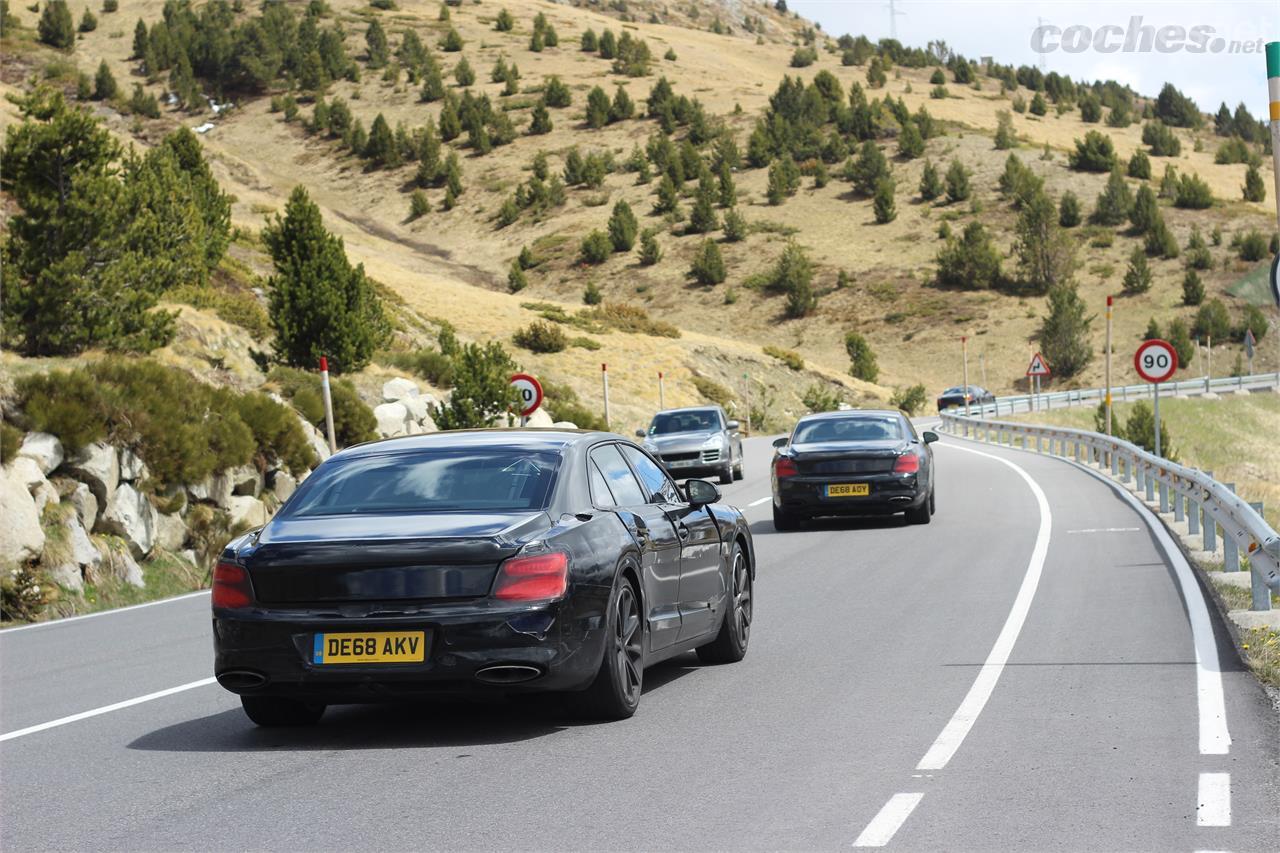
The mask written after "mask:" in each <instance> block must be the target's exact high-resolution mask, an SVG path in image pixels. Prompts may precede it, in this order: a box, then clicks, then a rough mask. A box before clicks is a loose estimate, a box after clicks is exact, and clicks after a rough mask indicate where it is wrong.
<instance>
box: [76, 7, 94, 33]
mask: <svg viewBox="0 0 1280 853" xmlns="http://www.w3.org/2000/svg"><path fill="white" fill-rule="evenodd" d="M97 28H98V19H97V17H96V16H95V15H94V14H93V12H92V11H90V10H89V9H85V10H84V15H83V16H81V18H80V32H82V33H91V32H93V31H94V30H96V29H97Z"/></svg>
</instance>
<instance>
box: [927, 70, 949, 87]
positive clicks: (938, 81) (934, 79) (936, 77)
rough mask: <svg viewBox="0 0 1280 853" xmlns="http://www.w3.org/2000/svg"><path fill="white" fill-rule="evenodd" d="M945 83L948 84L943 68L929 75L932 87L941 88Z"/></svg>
mask: <svg viewBox="0 0 1280 853" xmlns="http://www.w3.org/2000/svg"><path fill="white" fill-rule="evenodd" d="M945 82H947V77H946V75H945V74H943V73H942V69H941V68H938V69H936V70H935V71H934V72H933V73H932V74H930V75H929V85H931V86H941V85H942V84H943V83H945Z"/></svg>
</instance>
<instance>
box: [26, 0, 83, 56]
mask: <svg viewBox="0 0 1280 853" xmlns="http://www.w3.org/2000/svg"><path fill="white" fill-rule="evenodd" d="M36 35H37V36H38V37H39V39H40V41H42V42H44V43H45V44H47V45H49V46H50V47H56V48H59V49H62V50H67V49H69V48H71V47H74V46H75V43H76V29H75V23H74V22H73V21H72V19H71V10H70V9H69V8H68V7H67V3H66V0H49V2H48V3H45V6H44V9H43V11H41V12H40V22H39V23H38V24H37V25H36Z"/></svg>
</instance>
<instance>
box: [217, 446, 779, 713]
mask: <svg viewBox="0 0 1280 853" xmlns="http://www.w3.org/2000/svg"><path fill="white" fill-rule="evenodd" d="M719 499H720V492H719V490H718V489H717V488H716V487H715V486H714V485H712V484H711V483H708V482H706V481H703V480H690V481H689V482H688V483H687V484H685V486H684V489H683V490H682V489H680V488H678V487H677V486H676V484H675V483H674V482H673V481H672V480H671V478H670V477H669V476H667V474H666V472H664V471H663V470H662V468H661V467H660V466H659V465H658V463H657V462H655V461H654V460H653V458H652V457H651V456H649V455H648V454H647V453H646V452H645V451H644V450H642V449H641V448H639V447H637V446H636V445H635V444H633V443H631V442H630V441H627V440H626V439H624V438H621V437H619V436H616V435H611V434H608V433H598V432H577V431H553V430H485V431H471V432H444V433H436V434H433V435H420V436H411V437H405V438H394V439H388V440H385V441H378V442H372V443H370V444H364V445H359V446H356V447H353V448H349V449H347V450H344V451H342V452H341V453H338V454H336V455H334V456H332V457H331V458H329V459H328V460H326V461H325V462H324V464H323V465H321V466H320V467H319V468H318V469H316V471H315V472H314V473H312V474H311V476H310V477H308V478H307V479H306V480H305V481H304V482H303V484H302V486H301V487H300V488H299V489H298V491H297V492H296V493H295V494H294V495H293V496H292V497H291V498H290V499H289V500H288V502H286V503H285V505H284V506H283V507H281V509H280V511H279V512H278V513H277V514H276V516H275V518H273V519H272V520H271V521H270V522H269V523H268V524H267V525H266V526H265V527H263V528H261V529H258V530H255V531H252V532H250V533H247V534H245V535H243V536H241V537H239V538H237V539H235V540H234V541H233V542H231V544H229V545H228V546H227V547H226V549H225V550H224V551H223V553H222V556H221V558H220V559H219V561H218V564H217V567H216V569H215V570H214V577H213V592H212V603H213V634H214V650H215V657H214V674H215V675H216V677H217V679H218V682H219V683H220V684H221V685H222V686H223V687H225V688H226V689H228V690H230V691H232V692H234V693H238V694H240V696H241V700H242V702H243V705H244V709H245V712H246V713H247V714H248V715H249V717H250V718H251V719H252V720H253V721H254V722H256V723H258V724H260V725H298V724H306V723H314V722H315V721H317V720H318V719H319V718H320V716H321V714H323V713H324V709H325V706H326V705H330V704H336V703H355V702H381V701H388V700H392V699H403V698H414V697H422V696H429V695H432V694H437V693H457V692H474V691H499V692H509V691H581V694H580V696H581V701H582V703H583V704H585V705H586V706H587V707H588V708H589V709H590V710H591V711H592V712H593V713H594V714H595V715H597V716H603V717H609V718H621V717H628V716H630V715H631V714H632V713H634V712H635V710H636V707H637V705H638V704H639V702H640V693H641V688H642V685H643V677H644V668H645V666H647V665H649V664H652V663H656V662H657V661H660V660H663V659H665V658H669V657H671V656H673V655H676V654H679V653H681V652H684V651H686V650H688V649H696V650H697V652H698V656H699V657H700V658H702V660H704V661H708V662H733V661H737V660H741V659H742V657H743V656H744V655H745V654H746V651H747V643H748V640H749V638H750V629H751V616H752V588H753V580H754V575H755V551H754V548H753V546H752V540H751V532H750V530H749V529H748V527H747V524H746V522H745V521H744V519H743V517H742V514H741V513H740V512H739V511H738V510H736V509H734V508H732V507H729V506H724V505H722V504H720V503H718V501H719Z"/></svg>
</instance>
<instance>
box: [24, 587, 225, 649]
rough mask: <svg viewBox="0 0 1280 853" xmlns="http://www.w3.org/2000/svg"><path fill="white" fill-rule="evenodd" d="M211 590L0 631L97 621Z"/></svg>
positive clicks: (192, 596)
mask: <svg viewBox="0 0 1280 853" xmlns="http://www.w3.org/2000/svg"><path fill="white" fill-rule="evenodd" d="M208 594H209V590H207V589H198V590H196V591H195V592H187V593H183V594H182V595H175V596H173V597H171V598H161V599H159V600H157V601H144V602H143V603H142V604H130V605H129V606H128V607H117V608H114V609H113V610H99V611H98V612H97V613H84V614H81V615H80V616H67V617H64V618H62V619H50V620H49V621H48V622H36V623H35V624H34V625H15V626H14V627H12V628H5V629H4V630H3V631H0V639H3V638H4V637H5V636H6V635H8V634H12V633H14V632H16V631H30V630H32V629H33V628H51V627H53V626H54V625H66V624H67V623H68V622H79V621H80V620H82V619H95V618H97V617H99V616H114V615H115V614H117V613H125V612H128V611H130V610H141V609H142V608H144V607H155V606H156V605H157V604H172V603H173V602H175V601H184V600H186V599H188V598H195V597H196V596H197V595H208Z"/></svg>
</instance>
